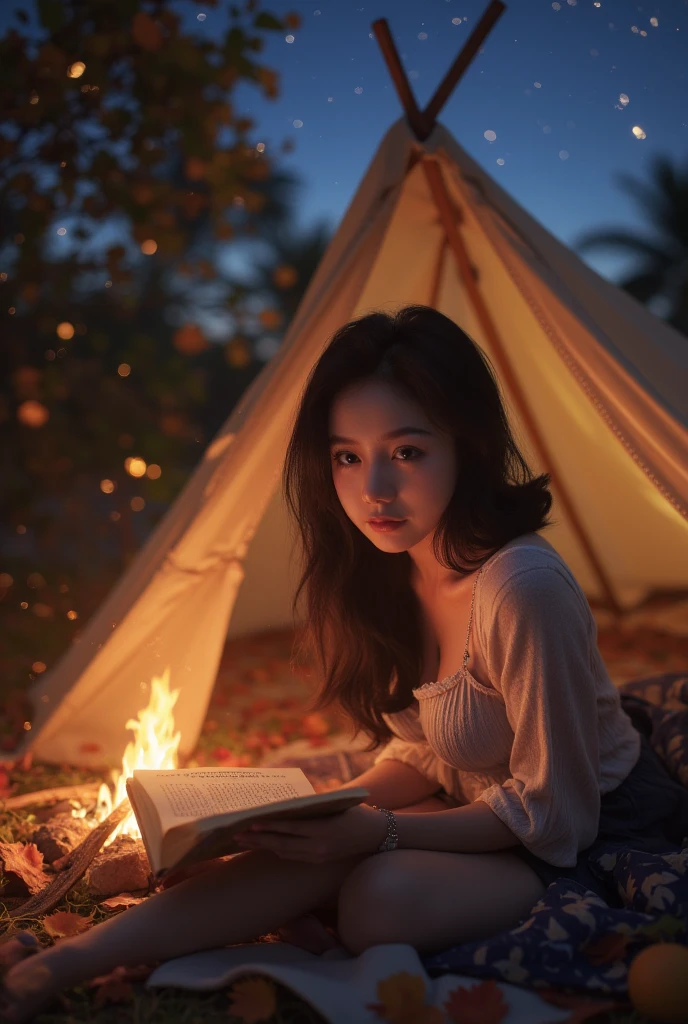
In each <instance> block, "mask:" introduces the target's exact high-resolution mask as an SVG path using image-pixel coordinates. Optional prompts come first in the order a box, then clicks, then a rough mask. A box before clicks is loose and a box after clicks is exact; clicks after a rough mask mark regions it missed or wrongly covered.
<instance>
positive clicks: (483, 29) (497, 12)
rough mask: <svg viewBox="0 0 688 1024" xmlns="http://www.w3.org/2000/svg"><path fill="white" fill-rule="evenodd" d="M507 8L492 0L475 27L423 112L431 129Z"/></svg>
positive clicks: (499, 1)
mask: <svg viewBox="0 0 688 1024" xmlns="http://www.w3.org/2000/svg"><path fill="white" fill-rule="evenodd" d="M505 10H506V5H505V4H503V3H502V0H492V3H491V4H490V6H489V7H488V8H487V10H486V11H485V13H484V14H483V16H482V18H481V19H480V21H479V22H478V24H477V25H476V26H475V28H474V29H473V31H472V33H471V35H470V36H469V38H468V40H467V42H466V43H465V45H464V47H463V49H462V50H461V53H460V54H459V55H458V57H457V58H456V60H455V61H454V63H453V64H452V66H451V67H450V68H449V71H447V73H446V75H445V76H444V78H443V79H442V81H441V82H440V84H439V85H438V87H437V89H436V90H435V93H434V95H433V97H432V99H431V100H430V102H429V103H428V105H427V106H426V108H425V110H424V111H423V112H422V116H423V117H424V118H425V120H426V121H427V123H428V125H429V126H430V128H431V129H432V128H434V126H435V121H436V120H437V115H438V114H439V112H440V110H441V109H442V107H443V106H444V104H445V103H446V102H447V100H448V99H449V97H450V96H451V94H452V92H453V91H454V89H455V88H456V85H457V83H458V82H459V80H460V79H461V77H462V76H463V74H464V72H465V71H466V69H467V68H468V66H469V64H470V63H471V61H472V60H473V58H474V57H475V55H476V53H477V52H478V50H479V49H480V47H481V45H482V43H483V42H484V40H485V37H486V36H487V35H489V33H490V32H491V31H492V27H493V26H494V24H495V22H496V21H498V19H499V18H500V17H501V16H502V14H503V13H504V11H505Z"/></svg>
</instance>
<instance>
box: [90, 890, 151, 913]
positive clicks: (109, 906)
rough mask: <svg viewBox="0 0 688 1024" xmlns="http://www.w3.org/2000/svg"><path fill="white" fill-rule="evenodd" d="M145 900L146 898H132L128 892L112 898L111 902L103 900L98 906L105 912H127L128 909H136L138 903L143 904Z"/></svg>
mask: <svg viewBox="0 0 688 1024" xmlns="http://www.w3.org/2000/svg"><path fill="white" fill-rule="evenodd" d="M145 898H146V897H145V896H132V895H131V894H130V893H128V892H123V893H120V895H119V896H111V897H110V899H109V900H103V902H102V903H99V904H98V906H100V907H102V908H103V910H126V908H127V907H135V906H136V904H137V903H143V901H144V899H145Z"/></svg>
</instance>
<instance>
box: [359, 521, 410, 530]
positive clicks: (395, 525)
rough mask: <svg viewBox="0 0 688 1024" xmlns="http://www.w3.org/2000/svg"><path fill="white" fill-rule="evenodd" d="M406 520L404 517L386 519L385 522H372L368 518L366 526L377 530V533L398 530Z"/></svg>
mask: <svg viewBox="0 0 688 1024" xmlns="http://www.w3.org/2000/svg"><path fill="white" fill-rule="evenodd" d="M405 522H406V520H405V519H397V520H392V519H388V520H387V522H381V523H374V522H372V521H371V520H370V519H369V520H368V526H370V527H371V529H373V530H377V531H378V532H379V533H393V532H394V531H395V530H398V529H399V528H400V527H402V526H403V525H404V523H405Z"/></svg>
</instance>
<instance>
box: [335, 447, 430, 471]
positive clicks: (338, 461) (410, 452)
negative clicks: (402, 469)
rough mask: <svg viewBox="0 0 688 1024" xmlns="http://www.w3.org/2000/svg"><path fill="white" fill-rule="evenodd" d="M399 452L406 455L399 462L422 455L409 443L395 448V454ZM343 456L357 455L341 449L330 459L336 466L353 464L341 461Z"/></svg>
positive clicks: (411, 460) (411, 459) (355, 457)
mask: <svg viewBox="0 0 688 1024" xmlns="http://www.w3.org/2000/svg"><path fill="white" fill-rule="evenodd" d="M401 452H406V453H407V455H406V457H403V458H401V459H400V460H399V461H400V462H413V461H415V459H417V458H419V457H420V456H421V455H423V452H421V451H419V450H418V449H417V448H413V447H411V445H404V446H403V447H402V448H397V450H396V452H395V455H396V454H399V453H401ZM345 456H351V458H354V459H357V458H358V456H357V455H354V453H353V452H344V451H342V452H335V453H334V454H333V456H332V461H333V462H335V463H336V464H337V465H338V466H352V465H354V463H353V462H343V461H342V458H343V457H345Z"/></svg>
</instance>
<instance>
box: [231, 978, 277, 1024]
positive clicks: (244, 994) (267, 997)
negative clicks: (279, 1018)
mask: <svg viewBox="0 0 688 1024" xmlns="http://www.w3.org/2000/svg"><path fill="white" fill-rule="evenodd" d="M229 997H230V999H231V1000H232V1003H231V1006H230V1008H229V1009H230V1012H231V1013H232V1014H234V1016H235V1017H241V1019H242V1020H243V1021H244V1022H245V1024H257V1022H258V1021H260V1020H267V1019H268V1018H269V1017H272V1016H273V1014H274V1013H275V1012H276V1011H277V997H276V995H275V987H274V985H273V983H272V982H271V981H268V979H267V978H246V979H245V980H244V981H237V982H236V983H235V984H234V985H233V987H232V991H231V992H230V993H229Z"/></svg>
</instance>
